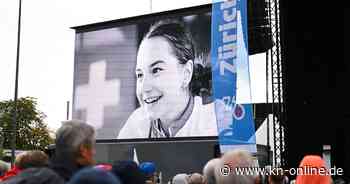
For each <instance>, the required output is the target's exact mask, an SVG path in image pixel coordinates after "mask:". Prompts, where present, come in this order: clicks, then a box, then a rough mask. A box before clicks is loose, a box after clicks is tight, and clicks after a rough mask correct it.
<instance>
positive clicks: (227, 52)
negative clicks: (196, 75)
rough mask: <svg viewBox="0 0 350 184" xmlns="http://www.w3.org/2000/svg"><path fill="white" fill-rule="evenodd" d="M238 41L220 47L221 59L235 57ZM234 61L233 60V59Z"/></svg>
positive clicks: (219, 56)
mask: <svg viewBox="0 0 350 184" xmlns="http://www.w3.org/2000/svg"><path fill="white" fill-rule="evenodd" d="M236 47H237V46H236V43H229V44H225V45H224V46H223V47H219V48H218V51H219V55H218V58H219V60H223V59H231V58H232V59H233V58H234V57H235V56H236ZM232 61H233V60H232Z"/></svg>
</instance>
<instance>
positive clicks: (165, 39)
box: [118, 19, 217, 139]
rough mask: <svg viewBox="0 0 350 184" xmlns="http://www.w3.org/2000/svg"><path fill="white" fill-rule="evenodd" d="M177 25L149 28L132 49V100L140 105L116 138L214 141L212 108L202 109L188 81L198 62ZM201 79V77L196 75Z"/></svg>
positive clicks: (192, 82) (165, 23)
mask: <svg viewBox="0 0 350 184" xmlns="http://www.w3.org/2000/svg"><path fill="white" fill-rule="evenodd" d="M198 60H199V59H198V58H197V59H196V55H195V47H194V43H193V41H192V37H191V35H190V34H189V33H187V31H186V28H185V26H184V25H183V23H182V22H179V21H176V20H170V19H167V20H162V21H158V22H156V23H154V24H153V25H152V26H151V27H150V29H149V31H148V32H147V33H146V35H145V36H144V37H143V39H142V41H141V44H140V46H139V48H138V54H137V64H136V69H135V73H136V80H137V82H136V95H137V98H138V101H139V103H140V107H139V108H137V109H136V110H135V111H134V112H133V113H132V115H131V116H130V117H129V118H128V120H127V122H126V123H125V125H124V126H123V128H122V129H121V131H120V133H119V136H118V138H119V139H125V138H129V139H130V138H167V137H193V136H195V137H197V136H216V135H217V126H216V119H215V110H214V105H213V103H210V104H203V101H202V98H201V97H199V96H197V94H196V91H195V90H197V89H196V86H195V85H196V84H195V83H196V82H197V81H195V80H196V78H195V77H193V76H194V73H195V72H197V73H198V72H199V70H198V69H197V68H198V67H199V66H202V65H200V64H201V63H195V61H198ZM199 75H201V74H199Z"/></svg>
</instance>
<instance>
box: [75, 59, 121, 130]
mask: <svg viewBox="0 0 350 184" xmlns="http://www.w3.org/2000/svg"><path fill="white" fill-rule="evenodd" d="M105 77H106V62H105V61H99V62H95V63H92V64H91V65H90V72H89V84H86V85H80V86H78V87H77V88H76V90H75V98H74V99H75V102H74V106H75V110H78V109H86V111H87V115H86V116H87V117H86V121H87V122H88V123H91V125H92V126H94V127H95V129H98V128H101V127H102V125H103V117H104V114H103V109H104V107H105V106H108V105H117V104H118V103H119V98H120V80H118V79H115V80H108V81H106V80H105Z"/></svg>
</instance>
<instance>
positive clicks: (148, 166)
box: [139, 162, 156, 177]
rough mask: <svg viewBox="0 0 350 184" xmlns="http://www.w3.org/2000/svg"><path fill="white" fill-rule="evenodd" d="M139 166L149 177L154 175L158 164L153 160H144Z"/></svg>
mask: <svg viewBox="0 0 350 184" xmlns="http://www.w3.org/2000/svg"><path fill="white" fill-rule="evenodd" d="M139 168H140V170H141V172H142V173H143V174H145V175H146V176H147V177H153V175H154V173H155V172H156V165H155V164H154V163H153V162H142V163H141V164H140V165H139Z"/></svg>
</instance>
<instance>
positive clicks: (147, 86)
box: [142, 75, 152, 92]
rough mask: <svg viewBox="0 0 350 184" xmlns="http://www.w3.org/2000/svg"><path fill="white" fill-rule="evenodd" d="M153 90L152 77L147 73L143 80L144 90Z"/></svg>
mask: <svg viewBox="0 0 350 184" xmlns="http://www.w3.org/2000/svg"><path fill="white" fill-rule="evenodd" d="M151 90H152V79H151V77H148V76H147V75H145V76H144V78H143V81H142V91H143V92H149V91H151Z"/></svg>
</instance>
